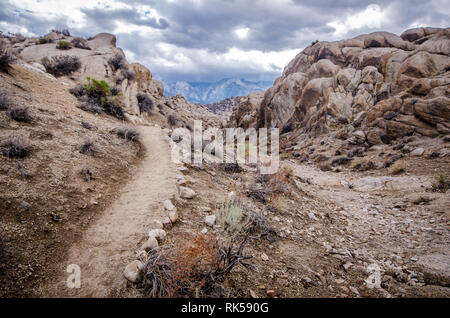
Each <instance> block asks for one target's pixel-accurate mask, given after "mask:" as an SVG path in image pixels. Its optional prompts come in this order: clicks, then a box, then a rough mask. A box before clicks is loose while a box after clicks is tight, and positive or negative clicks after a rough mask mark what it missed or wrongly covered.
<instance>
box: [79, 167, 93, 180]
mask: <svg viewBox="0 0 450 318" xmlns="http://www.w3.org/2000/svg"><path fill="white" fill-rule="evenodd" d="M80 176H81V177H82V178H83V180H84V181H86V182H91V180H93V179H94V177H93V174H92V171H91V170H89V169H88V168H83V169H81V170H80Z"/></svg>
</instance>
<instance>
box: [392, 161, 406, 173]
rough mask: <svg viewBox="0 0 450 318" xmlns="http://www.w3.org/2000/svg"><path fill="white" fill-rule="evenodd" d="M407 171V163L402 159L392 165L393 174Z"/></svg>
mask: <svg viewBox="0 0 450 318" xmlns="http://www.w3.org/2000/svg"><path fill="white" fill-rule="evenodd" d="M405 171H406V164H405V163H404V162H401V161H397V162H396V163H394V164H393V165H392V167H391V170H390V172H391V174H401V173H403V172H405Z"/></svg>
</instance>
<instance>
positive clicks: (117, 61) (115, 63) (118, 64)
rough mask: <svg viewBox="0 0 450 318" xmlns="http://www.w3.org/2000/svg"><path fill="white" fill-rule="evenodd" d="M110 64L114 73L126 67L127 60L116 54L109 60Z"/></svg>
mask: <svg viewBox="0 0 450 318" xmlns="http://www.w3.org/2000/svg"><path fill="white" fill-rule="evenodd" d="M108 64H109V65H110V66H111V68H112V70H113V71H117V70H119V69H121V68H123V67H124V66H125V59H124V58H123V56H122V55H120V54H116V55H114V56H113V57H111V58H110V59H109V60H108Z"/></svg>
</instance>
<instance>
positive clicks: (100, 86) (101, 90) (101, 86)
mask: <svg viewBox="0 0 450 318" xmlns="http://www.w3.org/2000/svg"><path fill="white" fill-rule="evenodd" d="M87 80H88V84H86V85H84V89H85V90H87V91H88V92H89V93H90V94H91V95H95V96H100V98H101V97H105V96H110V95H111V88H110V87H109V84H108V83H107V82H106V81H105V80H101V81H99V80H96V79H95V78H93V77H90V76H88V77H87Z"/></svg>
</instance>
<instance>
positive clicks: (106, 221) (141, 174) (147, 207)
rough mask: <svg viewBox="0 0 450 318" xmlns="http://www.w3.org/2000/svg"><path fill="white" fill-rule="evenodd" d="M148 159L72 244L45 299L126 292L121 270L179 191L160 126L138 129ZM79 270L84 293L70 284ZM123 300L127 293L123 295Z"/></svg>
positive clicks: (168, 147)
mask: <svg viewBox="0 0 450 318" xmlns="http://www.w3.org/2000/svg"><path fill="white" fill-rule="evenodd" d="M139 131H140V133H141V143H142V144H143V146H144V147H145V155H144V158H143V160H142V161H141V163H140V165H139V166H138V168H137V171H136V172H135V173H134V175H135V177H134V179H132V180H131V181H130V182H129V183H128V184H127V185H125V187H124V188H123V189H122V191H121V193H120V195H119V197H118V198H117V199H116V201H115V202H114V203H113V204H112V205H111V206H110V207H109V208H107V209H106V210H105V211H104V212H103V215H102V217H101V218H100V219H98V220H97V221H95V223H93V224H92V225H91V226H90V227H89V228H88V229H86V232H85V234H84V235H83V238H82V239H81V240H80V242H78V243H76V244H75V245H73V246H72V247H71V249H70V251H69V254H68V255H69V256H68V259H67V262H66V263H65V264H61V266H62V267H64V272H63V273H62V274H63V275H62V277H61V278H60V279H58V281H57V282H55V284H54V285H53V286H47V287H46V289H47V290H46V291H43V293H44V294H47V293H49V294H50V295H49V296H53V297H114V296H118V295H119V294H120V293H122V292H123V290H124V289H125V287H126V280H125V278H124V277H123V269H124V267H125V266H126V265H127V263H129V262H130V261H132V260H133V259H135V257H136V252H137V251H138V249H139V246H140V245H139V243H142V241H143V239H144V238H145V237H146V236H147V232H148V229H149V224H150V223H151V221H152V220H153V219H158V218H161V217H162V216H164V215H165V214H164V212H163V211H164V209H163V206H162V202H163V201H164V200H165V199H168V198H170V197H172V196H173V195H174V194H175V192H176V181H175V170H176V168H175V166H174V164H173V163H172V162H171V157H170V156H171V152H170V146H169V144H168V143H167V141H165V140H164V136H163V132H162V130H161V129H160V128H158V127H149V126H140V127H139ZM69 264H76V265H78V266H80V269H81V288H79V289H69V288H68V287H67V285H66V281H67V277H68V276H69V274H68V273H66V272H65V269H66V267H67V265H69ZM122 296H123V294H122Z"/></svg>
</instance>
